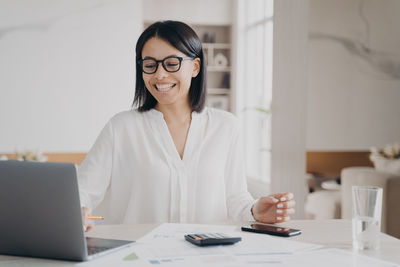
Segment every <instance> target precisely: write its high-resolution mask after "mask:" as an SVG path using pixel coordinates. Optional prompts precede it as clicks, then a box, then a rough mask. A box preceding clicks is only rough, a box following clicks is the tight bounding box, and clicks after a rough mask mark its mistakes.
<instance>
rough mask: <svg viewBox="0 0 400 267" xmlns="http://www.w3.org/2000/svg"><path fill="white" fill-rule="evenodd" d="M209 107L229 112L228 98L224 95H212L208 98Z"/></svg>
mask: <svg viewBox="0 0 400 267" xmlns="http://www.w3.org/2000/svg"><path fill="white" fill-rule="evenodd" d="M207 106H209V107H212V108H217V109H222V110H226V111H227V110H229V100H228V97H226V96H223V95H210V96H208V97H207Z"/></svg>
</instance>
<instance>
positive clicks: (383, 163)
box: [369, 143, 400, 175]
mask: <svg viewBox="0 0 400 267" xmlns="http://www.w3.org/2000/svg"><path fill="white" fill-rule="evenodd" d="M370 151H371V154H370V156H369V158H370V160H371V161H372V162H373V163H374V167H375V169H376V170H377V171H382V172H387V173H391V174H394V175H399V174H400V143H394V144H390V145H386V146H385V147H384V148H383V149H382V150H379V149H377V148H376V147H372V148H371V149H370Z"/></svg>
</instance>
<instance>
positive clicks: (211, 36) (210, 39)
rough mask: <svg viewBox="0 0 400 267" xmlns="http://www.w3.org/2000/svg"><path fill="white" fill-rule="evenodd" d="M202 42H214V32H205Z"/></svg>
mask: <svg viewBox="0 0 400 267" xmlns="http://www.w3.org/2000/svg"><path fill="white" fill-rule="evenodd" d="M203 43H215V32H205V33H204V35H203Z"/></svg>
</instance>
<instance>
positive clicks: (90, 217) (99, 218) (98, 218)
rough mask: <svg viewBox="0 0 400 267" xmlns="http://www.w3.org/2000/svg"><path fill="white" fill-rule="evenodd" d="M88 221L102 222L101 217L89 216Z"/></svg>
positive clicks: (102, 218)
mask: <svg viewBox="0 0 400 267" xmlns="http://www.w3.org/2000/svg"><path fill="white" fill-rule="evenodd" d="M88 219H89V220H104V217H103V216H89V217H88Z"/></svg>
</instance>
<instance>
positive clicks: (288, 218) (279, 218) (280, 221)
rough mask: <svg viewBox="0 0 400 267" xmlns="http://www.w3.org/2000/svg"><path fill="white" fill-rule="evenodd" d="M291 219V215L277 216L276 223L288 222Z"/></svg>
mask: <svg viewBox="0 0 400 267" xmlns="http://www.w3.org/2000/svg"><path fill="white" fill-rule="evenodd" d="M289 220H290V216H278V217H276V221H275V222H276V223H282V222H287V221H289Z"/></svg>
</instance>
